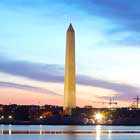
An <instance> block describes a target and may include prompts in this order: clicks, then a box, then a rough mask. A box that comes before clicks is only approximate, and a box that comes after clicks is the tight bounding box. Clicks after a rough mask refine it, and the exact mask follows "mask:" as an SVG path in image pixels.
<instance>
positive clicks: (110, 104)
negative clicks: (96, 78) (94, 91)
mask: <svg viewBox="0 0 140 140" xmlns="http://www.w3.org/2000/svg"><path fill="white" fill-rule="evenodd" d="M92 102H93V103H102V104H108V105H109V107H112V105H113V104H115V105H117V102H114V101H112V99H109V101H108V102H100V101H99V102H98V101H92Z"/></svg>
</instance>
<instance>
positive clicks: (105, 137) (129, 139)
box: [0, 125, 140, 140]
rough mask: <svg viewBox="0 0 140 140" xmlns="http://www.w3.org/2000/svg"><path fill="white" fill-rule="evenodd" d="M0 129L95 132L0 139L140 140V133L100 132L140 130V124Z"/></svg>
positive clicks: (5, 127) (2, 127)
mask: <svg viewBox="0 0 140 140" xmlns="http://www.w3.org/2000/svg"><path fill="white" fill-rule="evenodd" d="M0 130H95V131H96V132H97V133H96V134H43V135H39V134H36V135H29V134H27V135H26V134H19V135H17V134H12V135H9V134H6V135H2V134H1V135H0V140H19V139H20V140H140V134H139V133H138V134H132V133H129V134H125V133H121V134H113V133H109V134H101V133H100V132H101V130H109V131H113V130H118V131H125V130H127V131H135V130H137V131H138V130H139V131H140V126H42V125H40V126H39V125H36V126H33V125H30V126H24V125H18V126H15V125H0Z"/></svg>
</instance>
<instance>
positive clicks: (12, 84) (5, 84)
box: [0, 82, 61, 96]
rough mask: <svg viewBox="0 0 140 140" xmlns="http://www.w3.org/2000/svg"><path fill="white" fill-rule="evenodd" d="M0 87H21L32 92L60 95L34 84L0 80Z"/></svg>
mask: <svg viewBox="0 0 140 140" xmlns="http://www.w3.org/2000/svg"><path fill="white" fill-rule="evenodd" d="M0 87H2V88H5V87H7V88H16V89H21V90H27V91H32V92H34V93H44V94H50V95H55V96H61V95H60V94H57V93H55V92H54V91H51V90H47V89H43V88H39V87H34V86H29V85H23V84H17V83H10V82H0Z"/></svg>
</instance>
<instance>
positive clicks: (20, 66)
mask: <svg viewBox="0 0 140 140" xmlns="http://www.w3.org/2000/svg"><path fill="white" fill-rule="evenodd" d="M0 72H3V73H8V74H11V75H15V76H21V77H26V78H29V79H32V80H36V81H43V82H57V83H63V82H64V76H63V75H64V69H63V67H62V66H59V65H54V64H40V63H31V62H25V61H11V60H6V59H1V61H0ZM77 84H79V85H84V86H93V87H97V88H103V89H109V90H114V91H115V92H117V93H118V94H117V95H116V96H115V97H114V98H118V99H127V100H128V99H129V98H130V97H133V96H135V95H139V94H140V91H139V89H138V87H135V86H132V85H128V84H123V83H115V82H110V81H106V80H103V79H95V78H93V77H89V76H84V75H78V74H77ZM3 85H4V86H5V85H7V86H10V85H11V86H14V87H17V88H19V87H20V88H28V89H30V90H32V89H35V87H28V86H26V85H15V84H12V83H4V84H3ZM37 90H39V91H41V92H45V93H46V92H47V91H45V90H44V89H39V88H37ZM49 93H51V94H52V92H51V91H49ZM53 94H56V93H53ZM126 95H127V96H126Z"/></svg>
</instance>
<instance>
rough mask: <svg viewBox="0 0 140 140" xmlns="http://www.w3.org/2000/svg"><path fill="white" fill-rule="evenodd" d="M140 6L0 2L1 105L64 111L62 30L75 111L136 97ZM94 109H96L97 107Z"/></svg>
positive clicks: (134, 0)
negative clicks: (72, 58) (72, 43)
mask: <svg viewBox="0 0 140 140" xmlns="http://www.w3.org/2000/svg"><path fill="white" fill-rule="evenodd" d="M139 6H140V0H0V96H1V98H0V103H2V104H9V103H17V104H53V105H63V94H64V91H63V89H64V82H63V81H64V80H63V79H64V63H65V48H66V30H67V28H68V26H69V23H70V22H71V23H72V24H73V27H74V29H75V35H76V75H77V105H78V106H84V105H93V106H95V104H94V103H93V102H94V101H95V100H96V101H108V100H109V98H112V99H114V100H115V101H118V106H129V105H130V104H131V103H132V101H133V97H135V96H136V95H139V96H140V9H139ZM96 106H100V104H97V105H96Z"/></svg>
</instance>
